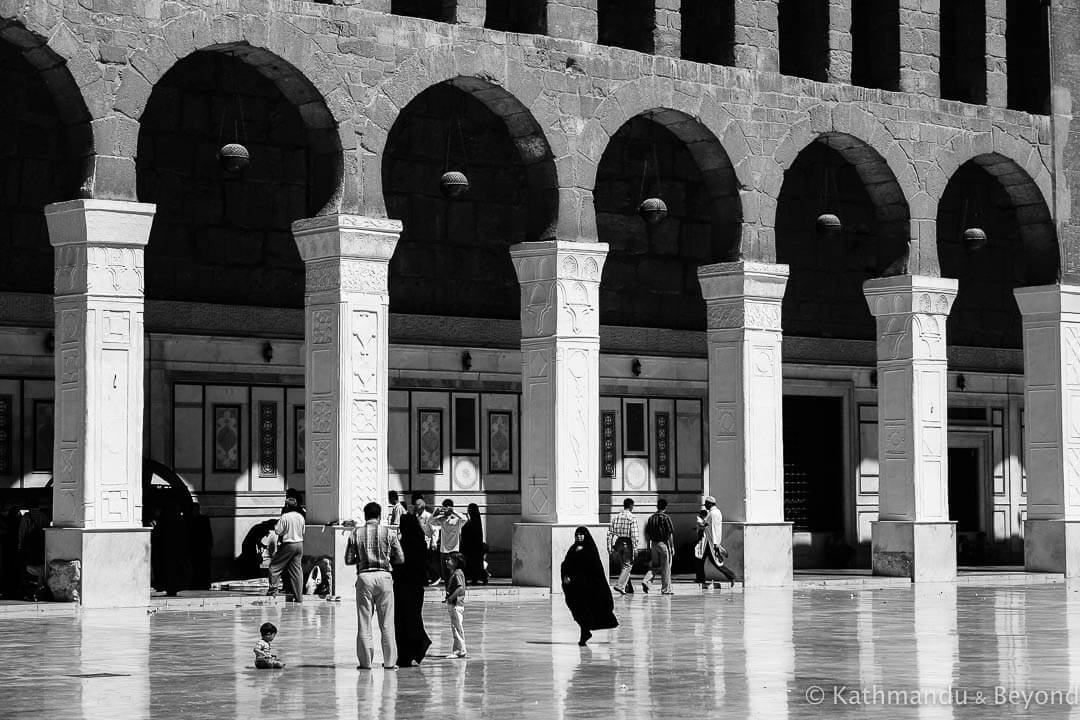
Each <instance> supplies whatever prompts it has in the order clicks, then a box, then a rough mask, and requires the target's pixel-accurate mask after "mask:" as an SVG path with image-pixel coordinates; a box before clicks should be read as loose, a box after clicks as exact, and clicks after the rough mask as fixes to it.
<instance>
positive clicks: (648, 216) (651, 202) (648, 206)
mask: <svg viewBox="0 0 1080 720" xmlns="http://www.w3.org/2000/svg"><path fill="white" fill-rule="evenodd" d="M652 164H653V183H654V190H655V192H656V194H655V195H652V196H650V197H645V181H646V178H647V177H648V173H649V158H648V157H646V158H645V161H644V162H643V163H642V164H641V193H640V195H639V197H642V198H643V199H642V201H641V203H640V204H639V205H638V215H639V216H640V217H641V219H642V220H644V221H645V223H646V224H647V225H656V224H658V223H660V222H662V221H663V220H664V218H666V217H667V213H668V209H667V203H666V202H664V201H663V199H662V198H661V197H660V193H661V187H660V162H659V161H658V160H657V158H656V143H653V146H652Z"/></svg>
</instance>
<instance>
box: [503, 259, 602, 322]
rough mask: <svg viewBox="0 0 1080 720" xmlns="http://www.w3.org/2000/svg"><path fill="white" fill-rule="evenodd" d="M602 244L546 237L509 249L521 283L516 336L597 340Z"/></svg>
mask: <svg viewBox="0 0 1080 720" xmlns="http://www.w3.org/2000/svg"><path fill="white" fill-rule="evenodd" d="M607 251H608V246H607V243H583V242H568V241H565V240H548V241H541V242H528V243H520V244H518V245H514V246H513V247H511V248H510V257H511V260H512V262H513V263H514V270H515V271H516V272H517V276H518V283H520V284H521V336H522V338H523V339H528V338H547V337H561V338H578V339H584V340H595V341H597V342H598V341H599V337H600V312H599V295H600V275H601V273H602V272H603V270H604V260H605V258H606V257H607Z"/></svg>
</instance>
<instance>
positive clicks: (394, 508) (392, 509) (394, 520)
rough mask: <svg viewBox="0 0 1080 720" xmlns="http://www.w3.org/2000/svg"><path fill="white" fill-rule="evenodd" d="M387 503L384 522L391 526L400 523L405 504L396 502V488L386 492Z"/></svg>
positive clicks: (394, 526)
mask: <svg viewBox="0 0 1080 720" xmlns="http://www.w3.org/2000/svg"><path fill="white" fill-rule="evenodd" d="M387 498H389V501H390V502H389V503H388V504H387V506H386V524H387V525H389V526H390V527H392V528H396V527H399V526H400V525H401V516H402V515H404V514H405V506H404V505H402V504H401V503H400V502H398V494H397V490H391V491H390V492H389V493H387Z"/></svg>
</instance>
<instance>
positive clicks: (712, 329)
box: [698, 262, 792, 587]
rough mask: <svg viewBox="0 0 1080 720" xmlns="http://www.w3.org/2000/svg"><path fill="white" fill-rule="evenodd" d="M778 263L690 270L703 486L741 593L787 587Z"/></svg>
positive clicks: (783, 278) (781, 271)
mask: <svg viewBox="0 0 1080 720" xmlns="http://www.w3.org/2000/svg"><path fill="white" fill-rule="evenodd" d="M787 277H788V268H787V265H769V264H764V263H750V262H731V263H720V264H717V265H705V266H702V267H700V268H698V280H699V281H700V283H701V294H702V296H703V297H704V298H705V304H706V307H707V310H708V344H709V484H708V491H707V494H708V495H713V496H715V497H716V502H717V506H718V507H719V508H720V510H721V512H723V514H724V545H725V547H726V548H727V549H728V552H730V553H731V554H730V556H729V558H728V560H727V563H728V565H729V566H730V567H731V569H732V571H733V572H734V573H735V574H736V575H738V576H740V577H741V578H742V580H743V583H744V585H746V586H747V587H754V586H758V587H761V586H780V585H790V584H791V582H792V572H791V570H792V565H791V523H788V522H784V439H783V415H782V411H783V377H782V373H781V356H780V341H781V334H780V315H781V313H780V307H781V301H782V300H783V297H784V288H785V287H786V285H787Z"/></svg>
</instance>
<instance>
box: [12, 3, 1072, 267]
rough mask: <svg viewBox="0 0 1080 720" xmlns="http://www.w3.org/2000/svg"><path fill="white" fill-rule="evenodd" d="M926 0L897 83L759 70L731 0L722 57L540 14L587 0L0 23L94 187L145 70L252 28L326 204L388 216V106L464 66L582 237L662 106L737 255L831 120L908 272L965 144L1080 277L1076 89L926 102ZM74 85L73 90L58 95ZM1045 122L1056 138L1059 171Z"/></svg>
mask: <svg viewBox="0 0 1080 720" xmlns="http://www.w3.org/2000/svg"><path fill="white" fill-rule="evenodd" d="M937 6H938V3H937V2H933V1H931V2H926V1H925V0H901V8H900V16H901V22H902V23H903V29H902V33H901V41H900V45H901V47H900V56H901V87H902V88H903V89H905V90H907V91H909V92H908V93H893V92H887V91H880V90H872V89H867V88H859V87H853V86H850V85H844V84H835V83H816V82H811V81H806V80H802V79H798V78H792V77H786V76H780V75H777V74H775V72H773V71H774V70H775V65H774V60H773V58H774V57H776V51H777V47H778V46H777V33H776V8H775V5H774V4H773V3H770V2H745V1H743V0H738V1H737V2H736V3H735V12H734V15H735V18H736V22H737V23H738V25H737V27H736V32H735V53H734V55H735V62H736V67H724V66H719V65H702V64H698V63H692V62H688V61H682V60H678V59H675V58H671V57H665V56H658V55H651V54H641V53H637V52H633V51H629V50H623V49H620V48H610V47H599V46H596V45H592V44H589V43H588V42H583V40H590V39H591V36H590V33H591V31H590V30H589V29H588V27H587V24H586V26H585V27H586V29H585V30H582V31H580V32H579V31H575V30H574V29H573V23H572V22H567V21H562V20H560V21H559V22H555V23H553V22H552V17H553V16H555V15H558V14H559V12H563V14H564V15H566V14H567V13H569V15H572V16H577V15H581V17H583V18H590V17H592V16H593V14H594V13H595V5H594V4H593V3H584V2H583V3H576V2H573V3H572V2H569V0H568V1H567V2H565V3H559V4H555V5H551V6H549V14H548V31H549V32H551V33H552V34H569V35H572V36H574V37H572V38H571V39H567V40H563V39H559V38H557V37H544V36H533V35H515V34H507V33H501V32H497V31H491V30H485V29H483V28H478V27H473V26H466V25H449V24H444V23H440V22H435V21H431V20H424V19H416V18H405V17H397V16H390V15H386V14H384V13H378V12H372V11H371V10H370V9H369V6H368V5H366V4H361V5H354V6H340V5H323V4H314V3H306V2H293V1H292V0H240V1H238V2H230V3H224V2H221V1H220V0H192V1H190V2H164V3H162V2H158V0H123V1H122V2H121V0H100V1H99V2H95V3H94V4H93V5H92V6H91V7H90V8H87V7H85V6H84V4H83V3H80V2H76V1H75V0H49V1H47V2H35V3H19V2H15V0H0V18H4V20H3V21H0V28H3V29H0V38H2V39H4V40H7V41H9V42H11V41H13V39H14V40H21V41H22V44H21V45H20V47H23V48H24V49H25V50H26V52H25V53H24V55H25V56H27V57H28V60H30V61H31V62H32V64H34V66H35V67H37V68H38V69H39V70H41V69H43V68H45V69H51V70H55V59H57V58H58V59H60V60H62V61H64V62H65V63H66V69H67V71H69V76H70V79H71V81H70V82H69V83H68V87H67V89H66V90H65V89H64V88H60V91H58V92H59V93H60V95H61V96H63V97H65V98H66V99H65V100H63V101H61V104H62V105H66V106H74V107H75V109H76V110H80V108H82V110H81V112H82V114H83V115H85V116H88V117H89V118H91V121H90V123H89V125H90V128H91V130H92V133H93V156H92V158H91V161H90V162H88V163H87V168H88V171H87V174H86V176H85V178H84V183H83V188H84V192H87V193H90V194H92V195H94V196H97V197H111V198H128V199H131V198H133V197H134V196H135V195H136V183H135V157H136V155H137V137H138V128H139V120H140V119H141V117H142V114H143V111H144V110H145V108H146V105H147V103H148V101H149V98H150V94H151V92H153V90H154V88H155V85H156V84H157V83H158V82H159V80H160V79H161V77H162V76H163V75H164V74H165V73H166V72H167V71H168V70H169V69H170V68H172V67H173V65H175V64H176V62H177V61H178V60H179V59H182V58H184V57H186V56H188V55H190V54H191V53H192V52H194V51H196V50H199V49H203V48H217V49H222V48H230V47H235V46H237V45H238V44H242V43H248V44H250V45H252V46H255V47H258V48H265V49H266V50H267V51H268V52H267V53H266V54H264V55H259V56H254V55H253V56H251V57H250V58H247V59H248V61H250V62H252V63H253V64H254V65H255V66H256V67H257V69H259V71H260V72H262V73H263V74H265V75H267V76H268V77H270V78H271V79H272V80H273V82H274V83H275V84H276V85H277V86H278V88H279V90H281V91H282V93H283V95H285V96H286V97H287V98H289V99H290V101H291V102H293V103H294V104H296V105H297V106H298V107H299V108H300V112H301V115H302V117H303V118H304V121H305V127H306V129H307V131H308V133H309V135H312V134H314V135H319V136H323V137H324V139H326V141H327V142H332V144H334V145H335V146H336V147H340V148H341V152H342V163H341V168H340V182H339V183H338V187H337V188H336V189H335V191H334V192H333V193H332V196H331V198H330V201H329V202H328V203H327V205H326V206H324V207H323V208H321V210H322V211H327V212H329V211H336V210H343V211H348V212H360V213H365V214H370V215H375V216H381V215H384V214H385V213H386V206H385V199H384V193H383V187H382V158H383V153H384V150H385V146H386V142H387V137H388V134H389V131H390V129H391V127H392V126H393V123H394V122H395V120H396V119H397V117H398V115H399V114H400V111H401V109H402V108H404V107H405V106H406V105H407V104H408V102H409V101H410V100H411V99H413V98H414V97H416V96H417V95H418V94H419V93H420V92H422V91H423V90H424V89H425V88H427V87H430V86H431V85H434V84H437V83H440V82H443V81H446V80H450V79H453V78H457V77H461V76H465V77H470V78H475V79H476V80H477V81H478V82H476V83H474V84H473V85H472V86H471V87H470V88H468V91H469V92H471V93H472V94H474V96H476V97H477V98H478V99H479V100H480V101H481V102H485V104H488V106H489V107H490V108H492V109H493V111H494V112H496V114H499V115H500V116H501V117H503V119H504V120H505V121H506V122H507V124H508V126H510V127H512V126H513V125H514V124H515V123H516V122H517V121H518V118H519V113H517V112H516V111H515V112H514V113H507V112H506V109H505V108H502V107H500V103H499V102H498V101H497V100H495V99H493V97H492V96H490V95H486V94H485V88H487V87H496V86H497V87H499V88H501V89H502V90H504V91H505V92H506V93H508V94H509V95H510V96H512V97H513V98H514V99H515V101H516V102H517V103H519V104H520V106H521V107H524V108H525V109H527V110H528V111H529V115H530V116H531V118H532V119H534V120H535V123H536V124H537V125H538V126H539V128H541V129H542V137H543V139H544V140H545V141H546V144H547V145H548V146H549V148H550V151H551V155H552V157H553V164H554V166H555V168H556V169H557V179H558V186H559V197H560V211H559V217H558V228H557V235H558V237H559V238H560V239H566V240H595V239H596V228H595V213H594V208H593V200H592V190H593V188H594V183H595V180H596V175H597V166H598V164H599V162H600V159H601V157H602V155H603V152H604V150H605V148H606V147H607V145H608V143H609V142H610V139H611V137H612V136H613V135H615V133H616V132H617V131H618V129H619V128H620V127H621V126H622V125H623V124H624V123H625V122H626V121H627V120H629V119H630V118H632V117H634V116H636V115H638V114H640V113H642V112H645V111H649V110H652V109H655V108H670V109H672V110H675V111H678V112H680V113H683V114H684V115H685V116H686V117H687V118H688V119H692V120H694V121H696V122H698V123H700V125H701V126H702V127H704V128H706V129H707V130H708V131H709V132H710V133H711V134H712V135H714V136H715V137H716V138H717V140H718V141H719V143H720V144H721V145H722V146H723V148H724V150H725V152H726V154H727V156H728V158H729V159H730V163H731V166H732V168H733V172H734V174H735V176H736V178H737V181H738V184H739V186H740V199H741V202H742V215H743V222H744V225H743V230H742V237H741V244H740V247H739V248H738V254H740V255H742V256H744V257H747V258H751V259H760V260H765V261H771V260H774V259H775V254H776V250H775V242H774V234H775V233H774V226H775V209H776V204H777V199H778V197H779V192H780V188H781V186H782V184H783V178H784V172H785V171H786V170H787V169H788V168H789V167H790V166H791V164H792V163H793V162H794V161H795V158H796V156H797V155H798V153H799V152H800V151H801V150H802V149H803V148H805V147H806V145H808V144H809V143H810V142H812V141H813V140H815V139H816V138H817V137H818V136H819V135H820V134H822V133H840V134H845V135H850V136H851V137H853V138H856V139H857V140H858V141H860V142H861V143H863V144H865V145H866V146H867V147H868V148H871V149H872V150H873V155H874V156H875V157H874V158H873V160H874V162H875V163H877V164H878V167H879V168H880V171H881V172H885V171H887V172H888V173H889V174H891V175H892V176H893V177H894V178H895V180H896V185H897V187H898V188H899V189H900V192H901V193H902V199H903V201H904V202H905V203H906V204H907V205H908V206H909V207H910V212H911V221H912V228H913V230H912V236H913V237H912V238H911V247H910V252H909V256H908V259H907V265H908V267H907V268H906V269H908V270H910V271H912V272H918V273H923V274H931V275H933V274H936V273H937V272H938V270H939V263H938V259H937V248H936V238H935V233H934V232H932V229H933V225H934V222H935V220H936V216H937V213H936V211H937V204H938V202H939V201H940V199H941V196H942V194H943V192H944V188H945V186H946V184H947V182H948V179H949V177H950V176H951V174H952V172H953V171H955V170H956V169H957V168H958V167H960V166H961V165H962V164H963V163H964V162H965V161H966V160H968V159H970V158H971V157H973V156H975V155H977V154H981V153H997V154H1000V155H1002V156H1004V157H1006V158H1009V159H1011V160H1012V161H1014V163H1015V165H1016V167H1017V168H1018V169H1019V170H1022V171H1023V173H1024V174H1026V175H1027V176H1030V178H1031V179H1032V187H1034V188H1037V189H1038V191H1039V192H1040V193H1041V194H1042V195H1043V197H1045V198H1048V199H1050V198H1052V202H1051V203H1050V204H1051V206H1052V210H1053V211H1054V213H1055V215H1054V217H1055V221H1056V223H1057V229H1058V232H1059V236H1060V237H1061V238H1062V239H1063V240H1065V241H1066V246H1067V248H1068V249H1067V250H1066V251H1064V252H1063V253H1062V256H1063V259H1064V262H1063V263H1062V269H1063V273H1064V275H1065V277H1066V278H1067V279H1072V280H1076V279H1078V278H1080V260H1078V259H1077V257H1076V249H1075V244H1076V241H1075V238H1076V229H1075V227H1074V226H1073V225H1072V223H1071V216H1070V214H1069V206H1070V204H1071V199H1072V195H1073V193H1074V192H1075V191H1074V190H1073V188H1074V187H1075V183H1071V182H1069V181H1070V179H1071V176H1072V173H1074V172H1076V168H1077V167H1078V166H1080V159H1078V158H1076V157H1075V156H1076V151H1075V142H1073V140H1072V138H1073V134H1074V132H1073V130H1072V128H1071V125H1070V122H1069V119H1070V117H1071V115H1072V107H1071V101H1070V100H1069V99H1068V98H1069V97H1078V96H1080V93H1078V92H1073V93H1071V96H1066V95H1060V94H1059V102H1058V106H1057V107H1056V113H1055V115H1054V118H1055V122H1054V123H1053V125H1052V124H1051V122H1050V121H1049V120H1048V119H1047V117H1045V116H1034V115H1028V114H1026V113H1022V112H1016V111H1010V110H1007V109H1002V108H999V107H992V106H981V105H980V106H975V105H967V104H963V103H959V102H949V101H942V100H938V99H936V98H935V95H936V94H937V87H938V86H937V80H938V72H939V67H938V58H939V53H940V48H939V38H938V37H937V33H938V29H937V10H938V7H937ZM665 7H666V6H665ZM834 14H837V13H834ZM838 14H842V13H838ZM1078 14H1080V11H1078V10H1077V8H1075V7H1074V6H1073V5H1072V4H1067V3H1065V2H1060V1H1057V0H1056V1H1055V2H1054V4H1053V18H1054V23H1055V31H1054V44H1055V50H1056V52H1055V68H1056V72H1055V78H1056V80H1055V82H1056V83H1058V84H1059V85H1060V86H1061V87H1062V88H1072V87H1073V85H1074V84H1076V83H1077V82H1078V79H1077V78H1075V77H1073V76H1072V75H1071V74H1070V72H1071V71H1070V70H1069V68H1071V67H1074V66H1075V63H1073V64H1072V65H1070V61H1071V58H1072V57H1073V55H1074V54H1075V52H1076V50H1075V48H1074V47H1073V42H1072V41H1071V40H1069V38H1072V37H1075V36H1076V35H1077V32H1076V30H1077V28H1078V27H1080V20H1078ZM994 17H996V15H995V16H994ZM568 28H570V29H569V31H568V32H567V29H568ZM27 33H29V34H27ZM575 33H577V34H575ZM27 37H30V38H37V39H36V40H33V42H36V43H39V45H36V46H35V45H33V43H32V42H29V41H26V40H25V38H27ZM45 39H47V44H41V43H44V41H45ZM27 45H29V47H27ZM840 50H842V48H840ZM35 53H36V54H35ZM50 62H52V63H53V64H52V65H51V66H50ZM72 88H77V89H78V96H81V97H77V98H76V99H78V100H81V102H74V101H73V100H72V99H71V98H70V97H68V96H67V95H65V93H67V92H68V91H70V90H71V89H72ZM1078 90H1080V89H1078ZM515 110H516V109H515ZM78 114H79V113H78V112H76V113H75V115H76V116H77V115H78ZM73 117H74V116H73ZM78 121H79V119H78V118H77V117H76V118H75V119H73V120H72V122H73V123H77V122H78ZM1052 131H1053V132H1056V133H1057V136H1058V137H1059V138H1061V139H1062V140H1063V141H1065V140H1068V143H1067V147H1066V148H1064V149H1063V152H1062V155H1061V157H1060V158H1059V160H1060V161H1061V162H1060V163H1059V164H1058V166H1057V167H1058V168H1059V169H1060V171H1061V172H1060V174H1059V182H1058V183H1057V184H1056V185H1055V184H1054V183H1053V182H1052V180H1051V173H1052V171H1053V169H1054V168H1055V165H1054V163H1053V162H1052V158H1051V152H1050V139H1051V132H1052ZM519 151H520V148H519ZM864 179H865V178H864ZM1055 189H1056V194H1055Z"/></svg>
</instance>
